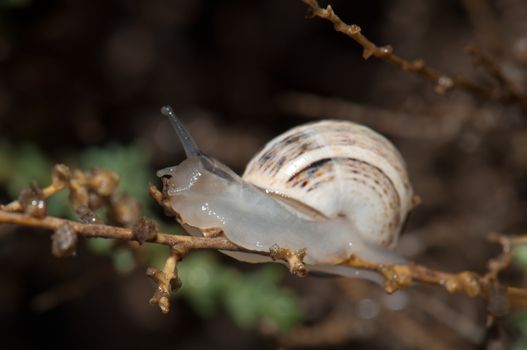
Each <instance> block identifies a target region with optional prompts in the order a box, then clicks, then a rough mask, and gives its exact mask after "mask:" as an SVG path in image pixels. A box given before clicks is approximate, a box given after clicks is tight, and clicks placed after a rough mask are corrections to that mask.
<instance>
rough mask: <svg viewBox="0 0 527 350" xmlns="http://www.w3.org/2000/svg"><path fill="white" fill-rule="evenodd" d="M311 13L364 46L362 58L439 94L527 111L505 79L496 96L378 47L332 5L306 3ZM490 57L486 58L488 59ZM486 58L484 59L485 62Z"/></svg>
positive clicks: (524, 100) (525, 99) (526, 100)
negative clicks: (462, 94)
mask: <svg viewBox="0 0 527 350" xmlns="http://www.w3.org/2000/svg"><path fill="white" fill-rule="evenodd" d="M302 1H303V2H304V3H305V4H306V5H307V6H308V7H309V9H310V10H311V13H312V14H313V16H316V17H320V18H322V19H326V20H328V21H330V22H331V23H333V27H334V28H335V30H336V31H338V32H341V33H343V34H345V35H347V36H348V37H350V38H352V39H353V40H355V41H356V42H357V43H358V44H359V45H361V46H362V47H363V53H362V57H363V58H364V59H368V58H370V57H371V56H374V57H377V58H380V59H383V60H385V61H386V62H388V63H391V64H393V65H395V66H397V67H399V68H400V69H402V70H404V71H408V72H413V73H415V74H417V75H419V76H421V77H423V78H424V79H427V80H429V81H431V82H432V83H433V84H434V86H435V91H436V93H437V94H440V95H442V94H445V93H446V92H448V91H450V90H452V89H454V88H457V89H461V90H465V91H467V92H468V93H470V94H472V95H474V96H476V97H478V98H482V99H486V100H499V101H502V102H513V103H517V104H518V105H519V106H521V107H522V108H523V109H524V110H527V97H526V96H523V95H521V94H519V92H518V91H517V90H516V89H514V87H512V86H511V85H510V84H509V83H508V82H506V81H503V79H501V80H500V79H498V82H499V83H500V87H505V88H506V89H505V91H506V94H505V95H501V94H496V92H495V91H493V90H492V89H487V88H484V87H482V86H480V85H479V84H476V83H474V82H471V81H468V80H466V79H465V78H463V77H460V76H451V75H448V74H445V73H442V72H440V71H438V70H435V69H433V68H431V67H428V66H427V65H426V64H425V62H424V60H422V59H416V60H414V61H409V60H408V59H405V58H403V57H401V56H399V55H397V54H395V53H394V49H393V47H391V46H390V45H385V46H377V45H376V44H375V43H373V42H372V41H370V40H369V39H368V38H366V36H364V35H363V34H362V29H361V28H360V27H359V26H358V25H356V24H351V25H350V24H347V23H345V22H344V21H342V20H341V19H340V17H339V16H338V15H337V14H336V13H335V11H333V8H332V7H331V5H328V6H327V7H326V8H322V7H320V5H319V4H318V1H317V0H302ZM469 50H470V51H471V53H472V54H473V53H474V50H473V49H469ZM485 58H486V57H485ZM483 59H484V58H483V56H482V57H481V59H480V60H483ZM491 63H492V65H493V66H494V67H493V69H492V70H489V72H490V73H496V72H499V69H498V68H497V65H496V63H494V62H492V61H491V60H489V59H488V58H487V59H486V60H484V62H482V64H484V65H487V68H488V67H489V65H490V64H491ZM492 75H493V77H494V78H503V75H502V74H501V72H500V74H492Z"/></svg>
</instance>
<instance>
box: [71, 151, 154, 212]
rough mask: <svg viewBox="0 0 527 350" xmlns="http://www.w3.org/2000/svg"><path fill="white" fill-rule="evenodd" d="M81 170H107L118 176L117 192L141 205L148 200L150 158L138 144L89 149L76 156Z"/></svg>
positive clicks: (151, 178)
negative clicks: (128, 196)
mask: <svg viewBox="0 0 527 350" xmlns="http://www.w3.org/2000/svg"><path fill="white" fill-rule="evenodd" d="M78 163H79V167H80V168H82V169H90V168H100V169H109V170H113V171H115V172H116V173H117V174H119V192H121V193H126V194H128V195H130V196H131V197H133V198H135V199H137V200H138V201H139V202H140V203H141V204H143V205H144V204H145V203H147V201H149V200H150V196H149V194H148V188H147V187H148V183H149V182H152V181H153V180H154V178H153V175H152V174H151V168H150V166H149V164H150V156H149V153H148V151H147V150H146V149H145V147H142V146H141V145H139V144H131V145H129V146H121V145H110V146H107V147H103V148H90V149H88V150H86V151H83V152H82V153H80V154H79V156H78Z"/></svg>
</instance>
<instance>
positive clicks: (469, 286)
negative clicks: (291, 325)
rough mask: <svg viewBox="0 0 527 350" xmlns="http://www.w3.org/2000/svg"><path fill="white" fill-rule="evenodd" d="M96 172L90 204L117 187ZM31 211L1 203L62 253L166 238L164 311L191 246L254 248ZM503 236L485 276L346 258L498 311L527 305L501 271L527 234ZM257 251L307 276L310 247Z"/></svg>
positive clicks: (401, 281) (0, 214) (13, 220)
mask: <svg viewBox="0 0 527 350" xmlns="http://www.w3.org/2000/svg"><path fill="white" fill-rule="evenodd" d="M59 168H60V169H61V172H60V173H69V169H68V168H67V167H65V166H63V165H60V166H57V167H55V172H56V171H57V169H59ZM75 173H77V175H76V178H86V177H87V178H89V177H90V176H86V174H84V173H82V172H80V171H78V170H77V171H75ZM94 173H95V174H99V175H100V174H106V175H105V176H108V177H109V178H110V179H113V178H115V175H114V174H111V173H109V172H101V171H97V172H93V171H92V172H89V173H88V174H94ZM99 175H97V176H99ZM97 176H96V178H98V180H97V181H96V183H97V185H95V184H94V180H93V178H92V179H91V180H90V181H85V182H84V185H83V186H88V187H89V189H90V191H91V194H92V200H90V201H88V202H86V204H87V205H88V209H91V207H89V206H90V205H94V203H99V200H98V199H97V198H93V194H94V193H96V194H98V195H100V196H105V197H107V196H111V195H112V194H113V191H114V189H115V187H114V186H113V185H112V186H111V188H112V191H104V190H102V189H104V188H108V186H107V185H108V182H107V181H106V180H105V179H104V178H102V177H97ZM66 180H67V179H66V178H65V181H64V182H66V183H67V182H68V181H66ZM83 186H79V188H76V189H74V190H73V191H71V188H72V186H71V184H70V185H69V186H66V185H65V184H63V185H61V184H60V181H58V182H57V180H56V179H55V178H54V182H53V184H52V185H51V186H48V187H46V189H49V188H53V190H45V189H44V190H43V192H44V193H48V196H49V193H57V192H58V191H59V190H57V188H62V189H64V188H70V201H71V202H72V204H73V205H75V204H77V203H79V200H78V199H79V198H78V197H76V195H73V196H72V195H71V194H72V193H73V194H77V193H82V195H81V197H85V196H84V195H85V194H86V188H85V187H83ZM101 186H102V187H101ZM101 188H102V189H101ZM90 191H88V192H90ZM37 192H38V191H37ZM150 193H151V194H152V196H153V197H154V199H155V200H156V201H157V202H158V203H159V204H161V205H163V206H164V207H165V208H166V209H167V210H169V209H170V207H169V206H168V205H167V201H166V198H165V197H164V195H163V193H161V192H160V191H158V190H157V189H156V188H155V187H154V186H153V185H151V186H150ZM45 196H46V195H45ZM108 203H110V204H111V203H112V201H109V202H108ZM15 209H17V210H15ZM16 211H18V212H16ZM30 214H31V213H27V212H26V211H25V210H24V207H23V205H22V204H20V203H19V202H13V203H11V204H9V205H7V206H4V207H2V208H0V224H14V225H17V226H22V227H34V228H42V229H48V230H53V231H55V234H54V239H53V251H54V254H55V255H57V256H65V255H71V254H74V252H75V249H74V248H75V242H76V240H77V237H78V236H81V237H87V238H94V237H102V238H111V239H117V240H121V241H137V242H139V243H143V242H149V243H157V244H163V245H166V246H168V247H170V248H171V255H170V256H169V258H168V259H167V261H166V263H165V266H164V268H163V271H157V270H155V269H149V270H148V275H149V276H150V277H152V278H153V279H154V280H155V281H156V282H157V284H158V288H157V291H156V293H155V294H154V296H153V298H152V299H151V302H152V303H154V304H158V305H159V307H160V308H161V310H162V311H163V312H165V313H166V312H168V310H169V306H170V305H169V298H168V296H169V294H170V292H171V290H172V288H171V282H172V281H177V270H176V268H177V262H178V261H179V260H180V259H181V258H182V257H183V256H185V255H186V254H187V253H188V252H190V251H192V250H194V249H217V250H229V251H241V252H249V250H247V249H245V248H242V247H239V246H237V245H236V244H234V243H232V242H231V241H229V240H228V239H227V238H226V237H225V236H223V235H221V234H215V235H213V236H209V237H193V236H183V235H173V234H168V233H162V232H158V231H157V225H155V223H153V222H152V221H150V220H147V219H142V220H138V223H137V224H136V225H134V226H133V227H132V228H124V227H117V226H110V225H103V224H98V223H92V222H93V221H91V220H88V222H86V221H84V222H77V221H72V220H66V219H61V218H57V217H51V216H44V217H42V216H34V215H30ZM169 214H171V215H177V213H174V212H171V213H169ZM499 241H500V243H501V244H502V246H503V248H504V252H503V255H502V256H500V257H498V258H496V259H494V260H491V262H490V263H489V273H488V274H486V275H484V276H481V275H478V274H476V273H473V272H469V271H465V272H461V273H456V274H452V273H446V272H443V271H437V270H433V269H430V268H427V267H425V266H421V265H417V264H414V263H411V264H407V265H382V264H376V263H373V262H369V261H365V260H362V259H359V258H357V257H350V258H349V259H348V260H346V261H345V262H343V263H342V264H343V265H347V266H351V267H354V268H359V269H366V270H371V271H375V272H377V273H379V274H380V275H381V276H383V277H384V279H385V288H384V289H385V291H386V292H388V293H392V292H394V291H396V290H398V289H399V288H403V287H407V286H409V285H411V284H413V283H414V282H421V283H427V284H434V285H439V286H442V287H444V288H445V289H446V290H447V291H448V292H450V293H454V292H461V293H464V294H466V295H468V296H471V297H476V296H479V297H482V298H484V299H486V300H488V301H489V303H493V302H494V301H495V300H498V299H499V301H500V302H499V303H497V304H499V305H501V304H503V305H502V308H501V309H499V308H498V309H499V310H498V311H497V313H498V314H501V313H502V312H503V311H501V310H502V309H506V311H508V308H509V304H510V306H511V307H522V308H525V307H527V290H526V289H521V288H513V287H505V286H502V285H500V284H499V282H498V279H497V275H498V273H499V271H501V270H502V269H503V268H505V267H506V266H507V265H508V261H509V259H510V250H511V249H510V247H511V244H513V243H525V242H527V238H525V237H524V238H521V237H520V238H517V239H514V240H509V239H507V238H500V239H499ZM252 253H256V254H262V255H266V256H269V257H271V258H272V259H280V260H284V261H285V262H287V263H288V264H289V268H290V270H291V272H292V273H293V274H295V275H299V276H304V275H305V274H306V272H307V270H306V267H305V266H304V264H303V256H304V255H305V250H299V251H292V250H289V249H287V247H273V248H272V249H270V251H269V252H252ZM503 301H505V302H503ZM491 311H492V310H491Z"/></svg>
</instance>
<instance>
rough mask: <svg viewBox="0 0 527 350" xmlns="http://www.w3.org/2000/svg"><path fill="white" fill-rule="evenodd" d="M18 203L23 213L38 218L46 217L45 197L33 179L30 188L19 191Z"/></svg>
mask: <svg viewBox="0 0 527 350" xmlns="http://www.w3.org/2000/svg"><path fill="white" fill-rule="evenodd" d="M18 203H19V204H20V206H21V209H22V211H23V212H24V213H26V214H28V215H30V216H33V217H35V218H39V219H42V218H44V217H46V198H45V196H44V193H43V192H42V190H41V189H40V187H39V186H38V185H37V183H36V182H35V181H32V182H31V187H30V189H25V190H22V192H20V196H19V197H18Z"/></svg>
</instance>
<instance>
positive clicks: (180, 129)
mask: <svg viewBox="0 0 527 350" xmlns="http://www.w3.org/2000/svg"><path fill="white" fill-rule="evenodd" d="M161 114H163V115H164V116H166V117H168V119H169V120H170V124H172V126H173V127H174V130H176V133H177V136H178V138H179V141H180V142H181V144H182V145H183V149H184V150H185V154H186V155H187V158H190V157H193V156H199V155H201V152H200V151H199V148H198V146H197V145H196V142H194V139H192V136H190V133H189V132H188V130H187V129H186V128H185V126H184V125H183V123H182V122H181V120H180V119H179V118H178V117H177V116H176V114H175V113H174V111H173V110H172V107H170V106H163V107H161Z"/></svg>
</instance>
